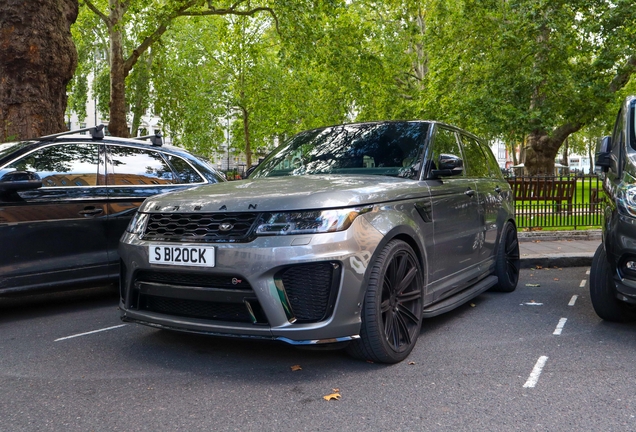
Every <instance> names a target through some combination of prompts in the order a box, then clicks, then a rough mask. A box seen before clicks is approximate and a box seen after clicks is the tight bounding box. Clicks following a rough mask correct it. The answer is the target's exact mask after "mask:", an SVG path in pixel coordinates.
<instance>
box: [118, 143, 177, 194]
mask: <svg viewBox="0 0 636 432" xmlns="http://www.w3.org/2000/svg"><path fill="white" fill-rule="evenodd" d="M106 159H107V163H108V184H109V185H119V186H135V185H161V184H174V183H179V181H178V180H176V179H175V176H174V173H173V172H172V169H171V168H170V165H168V162H167V161H166V160H165V159H164V157H163V156H162V154H161V153H160V152H156V151H153V150H146V149H140V148H135V147H126V146H115V145H110V146H108V153H107V157H106Z"/></svg>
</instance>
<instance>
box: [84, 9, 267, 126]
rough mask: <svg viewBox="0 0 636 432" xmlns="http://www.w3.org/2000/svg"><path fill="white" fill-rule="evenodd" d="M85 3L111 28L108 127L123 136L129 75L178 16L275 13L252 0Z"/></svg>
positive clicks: (107, 27)
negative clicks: (229, 0)
mask: <svg viewBox="0 0 636 432" xmlns="http://www.w3.org/2000/svg"><path fill="white" fill-rule="evenodd" d="M82 5H83V6H84V7H86V8H88V9H89V10H90V11H92V12H93V13H94V14H95V15H96V16H97V17H99V19H100V21H101V22H102V24H103V25H104V26H105V27H106V29H107V32H108V40H109V50H108V61H109V78H110V80H109V81H110V85H109V125H108V128H109V131H110V133H112V134H113V135H116V136H123V137H125V136H128V135H129V130H128V123H127V116H126V114H127V101H126V78H127V77H128V75H129V74H130V73H131V71H132V69H133V67H135V65H136V64H137V62H138V61H139V59H140V58H141V57H142V55H144V54H145V53H146V52H147V51H148V50H149V49H150V47H152V46H153V45H154V44H155V43H157V42H158V41H159V40H160V39H161V37H162V36H163V35H164V33H166V31H167V30H168V28H169V26H170V25H172V24H173V22H174V21H175V20H176V19H177V18H178V17H182V16H211V15H216V16H223V15H237V16H253V15H255V14H257V13H259V12H269V13H271V14H273V9H272V8H270V7H269V6H268V5H265V4H263V5H256V6H253V5H252V4H251V2H250V1H248V0H238V1H234V2H227V1H219V2H214V1H212V0H172V1H163V0H82ZM140 75H141V74H140ZM133 81H135V82H136V83H139V81H137V80H133Z"/></svg>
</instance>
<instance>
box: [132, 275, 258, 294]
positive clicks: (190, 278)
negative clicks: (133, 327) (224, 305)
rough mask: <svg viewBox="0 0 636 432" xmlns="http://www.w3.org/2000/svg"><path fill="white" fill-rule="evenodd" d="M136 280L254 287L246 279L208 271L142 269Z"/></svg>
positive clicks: (199, 285)
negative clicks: (181, 271) (179, 271)
mask: <svg viewBox="0 0 636 432" xmlns="http://www.w3.org/2000/svg"><path fill="white" fill-rule="evenodd" d="M136 282H154V283H161V284H167V285H173V286H174V285H177V286H192V287H205V288H225V289H233V290H245V291H247V292H252V287H251V286H250V284H249V283H248V282H247V281H246V280H244V279H239V278H236V277H232V276H222V275H214V274H207V273H177V272H174V273H173V272H157V271H149V270H140V271H139V272H137V274H136Z"/></svg>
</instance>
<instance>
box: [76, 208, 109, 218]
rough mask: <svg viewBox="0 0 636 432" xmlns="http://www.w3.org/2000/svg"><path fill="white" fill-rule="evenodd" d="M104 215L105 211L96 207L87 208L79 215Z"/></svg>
mask: <svg viewBox="0 0 636 432" xmlns="http://www.w3.org/2000/svg"><path fill="white" fill-rule="evenodd" d="M102 213H104V209H102V208H96V207H86V208H84V210H82V211H80V212H79V214H80V215H81V216H84V217H88V216H97V215H98V214H102Z"/></svg>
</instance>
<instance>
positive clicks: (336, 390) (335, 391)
mask: <svg viewBox="0 0 636 432" xmlns="http://www.w3.org/2000/svg"><path fill="white" fill-rule="evenodd" d="M331 391H332V392H334V393H340V389H331Z"/></svg>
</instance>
